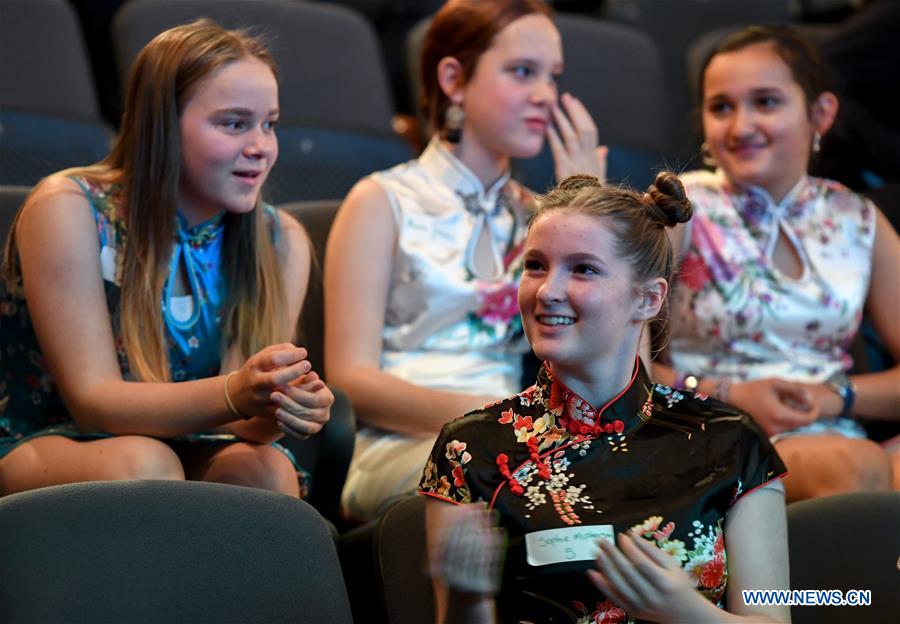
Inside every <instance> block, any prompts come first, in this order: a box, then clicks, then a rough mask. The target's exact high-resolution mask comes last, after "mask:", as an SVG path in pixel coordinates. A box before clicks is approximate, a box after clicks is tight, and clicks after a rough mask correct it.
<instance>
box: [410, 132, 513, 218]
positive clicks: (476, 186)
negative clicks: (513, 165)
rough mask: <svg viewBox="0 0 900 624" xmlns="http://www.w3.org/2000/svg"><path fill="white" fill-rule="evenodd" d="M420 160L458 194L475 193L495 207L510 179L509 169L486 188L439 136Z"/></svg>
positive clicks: (435, 137)
mask: <svg viewBox="0 0 900 624" xmlns="http://www.w3.org/2000/svg"><path fill="white" fill-rule="evenodd" d="M419 162H420V164H421V165H422V167H424V168H425V170H426V171H428V173H429V174H431V175H432V176H434V177H435V178H438V179H440V180H441V181H442V182H443V183H444V184H446V185H447V186H448V187H450V188H452V189H453V190H454V191H456V193H457V194H458V195H460V196H464V197H465V196H472V195H474V196H475V197H476V198H477V199H478V202H479V203H480V204H482V205H484V206H491V207H493V206H494V205H496V204H497V200H498V198H499V196H500V195H501V193H502V192H503V188H504V187H505V186H506V183H507V182H509V179H510V172H509V169H507V170H506V171H504V172H503V175H501V176H500V177H499V178H498V179H497V180H496V181H495V182H494V183H493V184H491V186H490V187H489V188H487V189H485V188H484V185H483V184H482V183H481V180H479V179H478V176H476V175H475V174H474V173H473V172H472V170H471V169H469V168H468V167H467V166H466V165H465V164H463V162H462V161H461V160H460V159H459V158H457V157H456V156H454V155H453V153H452V152H451V151H450V150H449V149H447V147H446V146H445V145H444V144H443V143H442V142H441V140H440V138H439V137H437V136H434V137H433V138H432V139H431V141H430V142H429V143H428V147H426V148H425V151H424V152H422V155H421V156H420V157H419Z"/></svg>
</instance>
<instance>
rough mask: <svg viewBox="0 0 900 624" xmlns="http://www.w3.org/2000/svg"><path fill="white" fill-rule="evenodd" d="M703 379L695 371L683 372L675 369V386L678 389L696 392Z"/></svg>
mask: <svg viewBox="0 0 900 624" xmlns="http://www.w3.org/2000/svg"><path fill="white" fill-rule="evenodd" d="M701 381H702V379H701V378H700V377H699V376H697V375H694V374H693V373H681V372H679V371H675V383H674V384H673V386H672V387H673V388H675V389H676V390H687V391H688V392H696V391H697V387H698V386H699V385H700V382H701Z"/></svg>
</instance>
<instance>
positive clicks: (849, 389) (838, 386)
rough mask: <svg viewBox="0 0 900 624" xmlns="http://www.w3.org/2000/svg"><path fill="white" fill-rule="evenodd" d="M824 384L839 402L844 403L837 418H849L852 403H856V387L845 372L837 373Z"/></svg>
mask: <svg viewBox="0 0 900 624" xmlns="http://www.w3.org/2000/svg"><path fill="white" fill-rule="evenodd" d="M824 384H825V387H827V388H828V389H829V390H831V391H832V392H834V393H835V394H837V395H838V396H839V397H841V400H842V401H843V402H844V404H843V406H842V407H841V413H840V414H838V418H851V417H852V414H853V403H854V402H855V401H856V387H855V386H854V385H853V380H851V379H850V378H849V377H848V376H847V374H846V373H845V372H843V371H838V372H836V373H835V374H833V375H832V376H831V377H829V378H828V379H826V380H825V381H824Z"/></svg>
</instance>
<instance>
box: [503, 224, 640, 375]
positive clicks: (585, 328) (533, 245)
mask: <svg viewBox="0 0 900 624" xmlns="http://www.w3.org/2000/svg"><path fill="white" fill-rule="evenodd" d="M610 226H611V221H610V217H596V216H591V215H588V214H584V213H581V212H577V211H575V210H573V209H567V208H562V209H557V210H552V211H550V212H547V213H545V214H544V215H543V216H540V217H538V219H537V221H535V222H534V223H533V224H532V226H531V230H530V231H529V234H528V240H527V242H526V246H525V271H524V273H523V274H522V281H521V284H520V286H519V310H520V312H521V314H522V322H523V324H524V327H525V334H526V335H527V337H528V341H529V342H530V343H531V346H532V348H533V349H534V352H535V354H536V355H537V356H538V357H539V358H540V359H542V360H545V361H548V362H551V363H552V365H553V369H554V371H556V372H558V373H559V372H562V371H568V372H569V373H570V374H572V375H574V376H576V377H584V376H585V375H589V371H591V370H592V369H594V368H595V367H597V366H598V363H606V362H609V361H614V362H618V363H620V364H621V363H622V362H625V367H627V366H628V365H629V364H628V363H629V362H633V361H634V355H635V351H636V349H637V342H638V336H639V335H640V330H641V327H642V325H643V321H644V320H645V319H646V318H647V316H646V314H643V315H642V313H641V312H640V305H641V299H642V296H641V294H640V293H639V288H638V287H637V285H636V284H635V277H634V273H633V271H632V269H631V267H630V265H629V264H628V261H627V260H626V259H624V258H622V254H621V253H620V251H619V249H618V245H617V242H616V238H615V234H614V232H613V230H612V228H611V227H610ZM656 311H658V307H657V308H656ZM654 314H655V312H654ZM600 367H601V368H603V367H604V365H603V364H601V365H600Z"/></svg>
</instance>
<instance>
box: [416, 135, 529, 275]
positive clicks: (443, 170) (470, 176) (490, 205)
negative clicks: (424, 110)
mask: <svg viewBox="0 0 900 624" xmlns="http://www.w3.org/2000/svg"><path fill="white" fill-rule="evenodd" d="M419 162H420V164H421V165H422V167H423V168H424V169H425V170H426V172H428V174H429V176H431V177H433V178H436V179H437V180H439V181H440V182H442V183H443V184H444V185H445V186H446V187H447V188H450V189H453V192H454V193H455V195H456V196H457V197H458V198H459V200H460V201H461V202H462V204H463V207H464V208H465V210H466V212H468V213H470V214H471V215H472V216H473V217H474V223H473V227H472V234H471V236H470V237H469V241H468V243H467V244H466V253H465V263H466V269H467V270H468V272H469V273H470V274H471V275H472V277H474V278H476V279H480V280H483V281H488V282H492V281H497V280H499V279H501V278H502V277H503V275H504V273H505V267H504V264H503V258H504V256H505V255H506V253H507V252H508V250H509V247H510V246H511V244H512V242H513V241H514V240H515V233H516V227H517V223H516V221H517V220H516V215H515V212H514V211H513V209H512V208H511V206H510V202H509V198H508V197H507V193H506V186H507V183H508V182H509V180H510V173H509V171H508V170H507V171H505V172H504V173H503V175H501V176H500V177H499V178H498V179H497V180H496V181H495V182H494V183H493V184H491V186H490V187H489V188H487V189H485V188H484V185H483V184H482V183H481V180H479V179H478V176H476V175H475V174H474V173H473V172H472V170H471V169H469V168H468V167H467V166H466V165H464V164H463V163H462V161H460V160H459V159H458V158H457V157H456V156H454V155H453V153H452V152H451V151H450V150H449V149H447V147H446V146H445V145H444V144H443V143H441V141H440V139H438V138H437V137H435V138H433V139H432V140H431V142H430V143H429V144H428V147H427V148H426V149H425V151H424V152H423V153H422V155H421V156H420V157H419ZM504 213H507V214H509V215H510V217H511V223H512V225H511V227H510V231H509V232H508V233H506V235H505V236H500V237H499V238H500V239H501V240H498V236H497V235H495V229H496V223H495V221H496V220H497V219H499V218H500V217H501V216H502V215H503V214H504Z"/></svg>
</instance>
